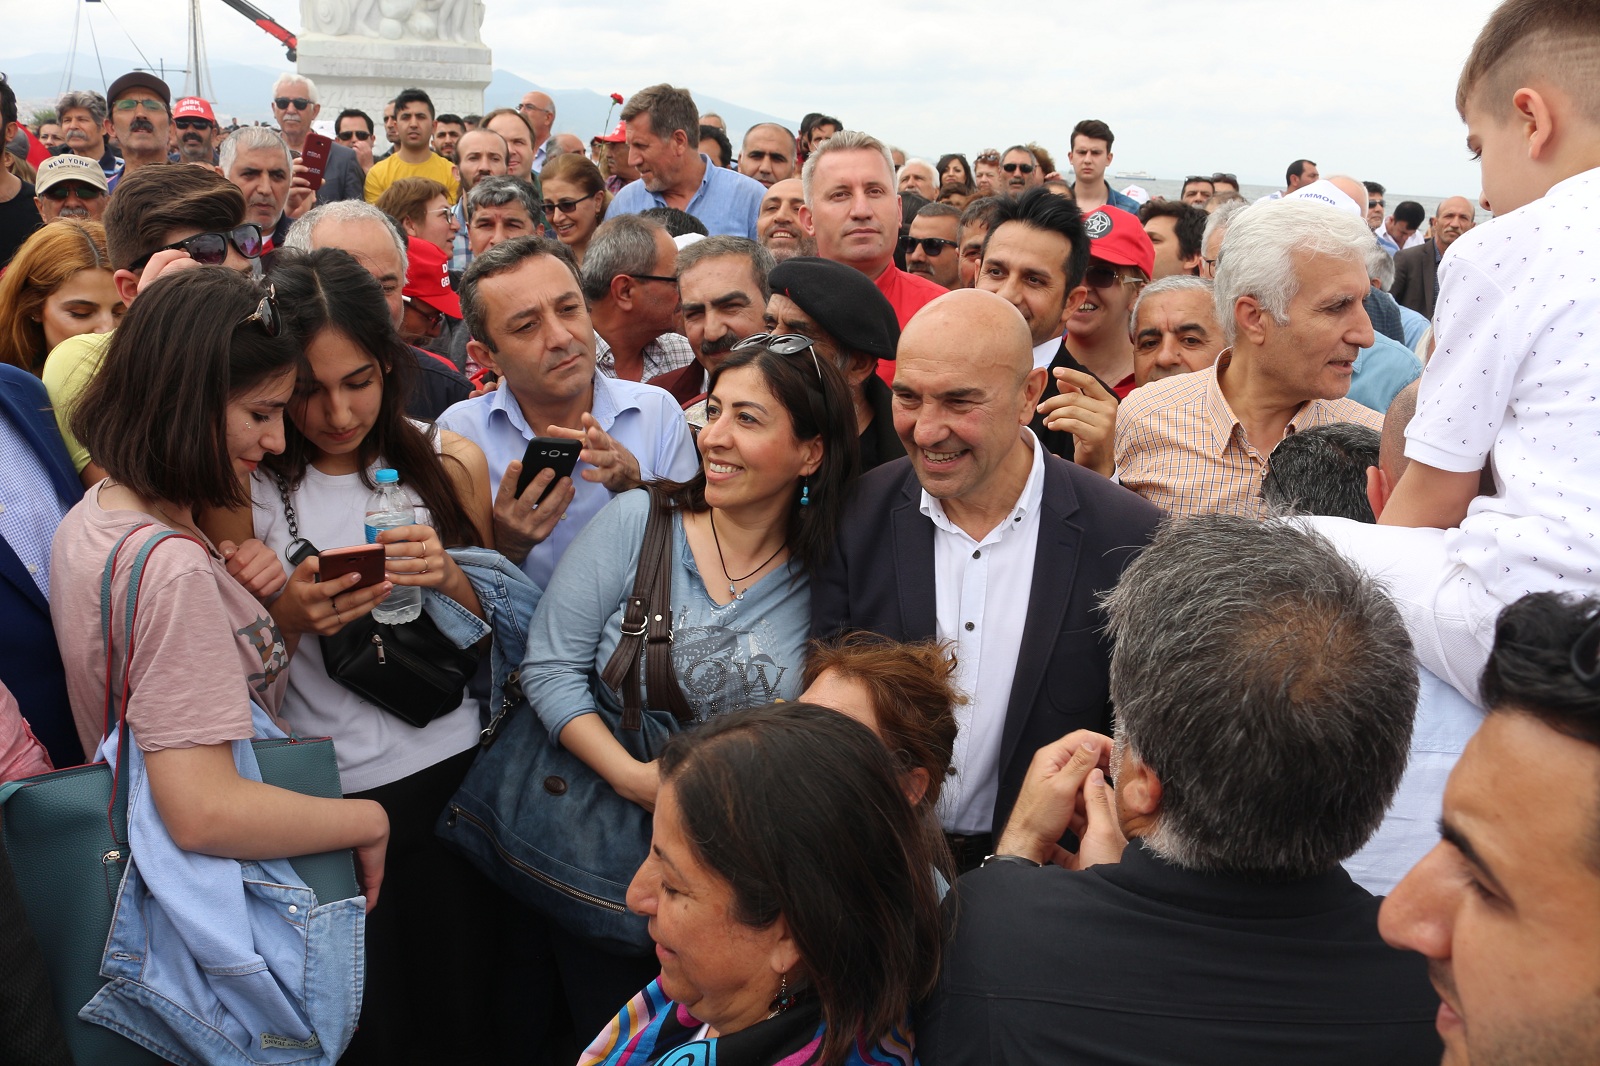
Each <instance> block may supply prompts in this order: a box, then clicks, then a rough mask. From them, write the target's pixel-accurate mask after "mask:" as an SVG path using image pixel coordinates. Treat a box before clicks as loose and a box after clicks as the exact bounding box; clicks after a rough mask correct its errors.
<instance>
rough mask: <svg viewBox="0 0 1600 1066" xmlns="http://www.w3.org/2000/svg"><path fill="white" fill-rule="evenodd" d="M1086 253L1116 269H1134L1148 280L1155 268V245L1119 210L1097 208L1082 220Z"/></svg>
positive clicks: (1136, 221) (1137, 225) (1131, 218)
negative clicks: (1087, 250) (1086, 235)
mask: <svg viewBox="0 0 1600 1066" xmlns="http://www.w3.org/2000/svg"><path fill="white" fill-rule="evenodd" d="M1083 229H1084V232H1085V233H1087V234H1088V235H1089V254H1090V255H1092V256H1093V257H1094V258H1096V259H1104V260H1105V261H1106V262H1108V263H1114V264H1115V265H1117V266H1131V267H1138V268H1139V269H1140V270H1142V271H1144V276H1145V277H1146V278H1147V279H1148V278H1149V277H1150V275H1151V274H1153V273H1155V269H1156V246H1155V245H1154V244H1152V243H1151V242H1150V235H1149V234H1148V233H1146V232H1145V231H1144V227H1143V226H1142V225H1140V224H1139V219H1138V217H1137V216H1135V215H1131V214H1129V213H1128V212H1126V211H1124V210H1123V209H1122V208H1120V207H1111V206H1109V205H1108V206H1106V207H1101V208H1096V209H1095V210H1093V211H1090V212H1089V213H1088V214H1087V215H1085V216H1084V217H1083Z"/></svg>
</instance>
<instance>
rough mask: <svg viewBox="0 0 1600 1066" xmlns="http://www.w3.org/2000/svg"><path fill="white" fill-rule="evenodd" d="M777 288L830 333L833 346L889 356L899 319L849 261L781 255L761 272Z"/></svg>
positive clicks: (896, 342)
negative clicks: (772, 266)
mask: <svg viewBox="0 0 1600 1066" xmlns="http://www.w3.org/2000/svg"><path fill="white" fill-rule="evenodd" d="M767 283H768V284H769V285H771V287H772V291H773V292H776V293H782V294H783V295H784V296H787V297H788V298H789V299H791V300H793V301H794V302H795V303H796V304H799V305H800V310H802V311H804V312H805V313H806V314H808V315H810V316H811V317H812V318H814V319H816V320H817V325H819V326H821V327H822V328H823V329H825V330H827V331H828V332H829V333H830V334H832V335H833V339H834V340H835V341H837V342H838V344H839V347H840V348H841V349H842V350H844V351H847V352H860V353H862V354H863V355H870V356H872V357H874V358H876V359H893V358H894V349H895V345H897V344H899V343H900V322H899V320H898V319H896V318H895V317H894V307H893V306H891V305H890V303H889V298H888V297H887V296H885V295H884V294H883V293H882V292H881V291H879V289H878V286H877V285H875V284H873V282H872V279H871V278H869V277H867V276H866V275H865V274H863V273H861V271H859V270H857V269H856V268H855V267H850V266H845V265H844V264H843V263H835V262H834V261H833V260H831V259H820V258H817V257H815V256H796V257H795V258H793V259H785V260H784V261H783V262H781V263H779V264H778V265H777V266H776V267H774V268H773V270H772V273H771V274H770V275H768V277H767Z"/></svg>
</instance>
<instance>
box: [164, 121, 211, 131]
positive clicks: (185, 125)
mask: <svg viewBox="0 0 1600 1066" xmlns="http://www.w3.org/2000/svg"><path fill="white" fill-rule="evenodd" d="M172 124H173V125H174V126H176V127H178V128H179V129H180V130H199V131H200V132H201V133H204V132H205V131H206V130H209V129H210V128H211V123H210V122H208V121H207V120H205V119H203V118H179V119H173V120H172Z"/></svg>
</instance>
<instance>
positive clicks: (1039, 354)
mask: <svg viewBox="0 0 1600 1066" xmlns="http://www.w3.org/2000/svg"><path fill="white" fill-rule="evenodd" d="M1060 350H1061V337H1060V336H1059V335H1057V336H1054V337H1051V338H1050V339H1049V340H1047V341H1045V342H1044V343H1043V344H1036V345H1034V347H1033V368H1034V369H1035V370H1048V369H1050V364H1051V363H1053V362H1055V359H1056V353H1057V352H1059V351H1060Z"/></svg>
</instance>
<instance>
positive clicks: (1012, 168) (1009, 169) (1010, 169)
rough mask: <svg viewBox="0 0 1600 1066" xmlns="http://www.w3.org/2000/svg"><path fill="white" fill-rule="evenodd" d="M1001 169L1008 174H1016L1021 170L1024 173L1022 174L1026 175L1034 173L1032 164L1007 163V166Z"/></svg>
mask: <svg viewBox="0 0 1600 1066" xmlns="http://www.w3.org/2000/svg"><path fill="white" fill-rule="evenodd" d="M1000 169H1001V170H1003V171H1005V172H1006V173H1007V174H1015V173H1016V172H1017V171H1019V170H1020V171H1022V173H1024V174H1032V173H1033V164H1032V163H1007V164H1006V165H1005V166H1003V167H1001V168H1000Z"/></svg>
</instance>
